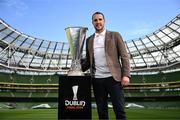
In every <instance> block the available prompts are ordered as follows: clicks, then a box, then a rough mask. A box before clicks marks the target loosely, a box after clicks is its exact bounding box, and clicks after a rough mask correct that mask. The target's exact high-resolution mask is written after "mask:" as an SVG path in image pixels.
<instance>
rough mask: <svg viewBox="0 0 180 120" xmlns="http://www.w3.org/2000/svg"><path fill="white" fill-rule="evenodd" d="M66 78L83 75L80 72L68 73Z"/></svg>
mask: <svg viewBox="0 0 180 120" xmlns="http://www.w3.org/2000/svg"><path fill="white" fill-rule="evenodd" d="M68 76H84V73H83V72H81V71H69V72H68Z"/></svg>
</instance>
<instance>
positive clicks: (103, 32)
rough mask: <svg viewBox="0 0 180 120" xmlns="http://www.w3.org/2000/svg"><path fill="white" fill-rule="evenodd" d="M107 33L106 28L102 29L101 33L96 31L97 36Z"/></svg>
mask: <svg viewBox="0 0 180 120" xmlns="http://www.w3.org/2000/svg"><path fill="white" fill-rule="evenodd" d="M105 34H106V29H104V31H102V32H101V33H95V36H105Z"/></svg>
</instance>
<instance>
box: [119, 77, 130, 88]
mask: <svg viewBox="0 0 180 120" xmlns="http://www.w3.org/2000/svg"><path fill="white" fill-rule="evenodd" d="M121 85H122V86H128V85H129V77H126V76H124V77H123V78H122V80H121Z"/></svg>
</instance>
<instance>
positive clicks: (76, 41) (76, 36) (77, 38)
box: [65, 27, 87, 76]
mask: <svg viewBox="0 0 180 120" xmlns="http://www.w3.org/2000/svg"><path fill="white" fill-rule="evenodd" d="M65 31H66V35H67V38H68V43H69V47H70V53H71V57H72V63H71V68H70V70H69V72H68V76H83V75H84V74H83V72H82V70H81V63H80V60H81V55H82V50H83V45H84V41H85V39H86V31H87V28H86V27H68V28H66V29H65Z"/></svg>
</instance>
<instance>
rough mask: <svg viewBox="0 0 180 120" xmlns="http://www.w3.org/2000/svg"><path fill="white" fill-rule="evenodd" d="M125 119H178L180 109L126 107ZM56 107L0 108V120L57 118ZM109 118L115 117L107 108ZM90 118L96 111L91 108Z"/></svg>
mask: <svg viewBox="0 0 180 120" xmlns="http://www.w3.org/2000/svg"><path fill="white" fill-rule="evenodd" d="M126 113H127V120H180V109H126ZM57 114H58V110H57V109H25V110H20V109H0V120H57ZM109 114H110V120H113V119H115V117H114V114H113V110H112V109H109ZM92 119H93V120H97V119H98V117H97V111H96V109H92Z"/></svg>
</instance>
